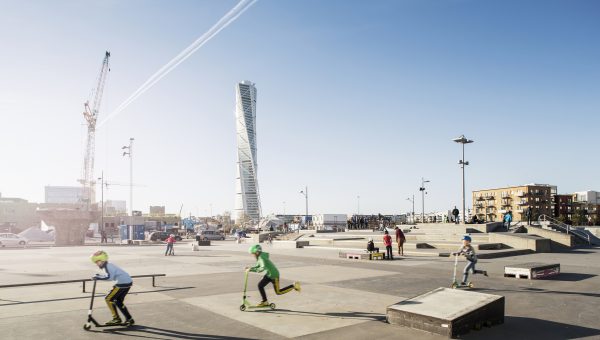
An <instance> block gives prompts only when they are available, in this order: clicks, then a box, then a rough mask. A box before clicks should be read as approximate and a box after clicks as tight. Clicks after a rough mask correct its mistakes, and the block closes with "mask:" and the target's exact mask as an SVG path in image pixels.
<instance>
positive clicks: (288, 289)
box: [273, 278, 294, 295]
mask: <svg viewBox="0 0 600 340" xmlns="http://www.w3.org/2000/svg"><path fill="white" fill-rule="evenodd" d="M273 285H274V286H275V294H277V295H282V294H285V293H288V292H289V291H291V290H292V289H294V287H293V286H290V287H288V288H287V289H284V290H279V278H277V279H275V282H273Z"/></svg>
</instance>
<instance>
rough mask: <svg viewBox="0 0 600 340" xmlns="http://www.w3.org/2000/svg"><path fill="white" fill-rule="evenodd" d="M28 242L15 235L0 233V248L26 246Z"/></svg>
mask: <svg viewBox="0 0 600 340" xmlns="http://www.w3.org/2000/svg"><path fill="white" fill-rule="evenodd" d="M27 243H29V241H28V240H27V239H26V238H24V237H21V236H19V235H17V234H13V233H1V234H0V247H5V246H26V245H27Z"/></svg>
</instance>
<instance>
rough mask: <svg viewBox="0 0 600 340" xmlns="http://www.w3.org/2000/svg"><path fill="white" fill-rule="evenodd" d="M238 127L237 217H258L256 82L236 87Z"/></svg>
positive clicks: (254, 219)
mask: <svg viewBox="0 0 600 340" xmlns="http://www.w3.org/2000/svg"><path fill="white" fill-rule="evenodd" d="M235 90H236V91H235V92H236V105H235V122H236V130H237V172H236V194H235V212H236V219H238V221H239V220H244V219H249V220H251V221H253V222H258V221H259V219H260V214H261V208H260V196H259V193H258V178H257V164H256V86H254V84H253V83H252V82H250V81H247V80H244V81H242V82H241V83H238V84H237V86H236V88H235Z"/></svg>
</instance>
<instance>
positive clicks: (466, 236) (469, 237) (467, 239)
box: [462, 235, 471, 242]
mask: <svg viewBox="0 0 600 340" xmlns="http://www.w3.org/2000/svg"><path fill="white" fill-rule="evenodd" d="M462 239H463V241H469V242H471V236H469V235H465V236H463V238H462Z"/></svg>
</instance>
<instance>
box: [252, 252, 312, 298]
mask: <svg viewBox="0 0 600 340" xmlns="http://www.w3.org/2000/svg"><path fill="white" fill-rule="evenodd" d="M248 252H249V253H250V254H253V255H254V257H255V258H256V265H255V266H254V267H246V271H250V272H255V273H260V272H263V271H264V272H265V276H264V277H263V278H262V280H260V282H259V283H258V290H259V291H260V296H261V297H262V302H261V303H259V304H258V306H259V307H264V306H268V305H269V301H268V300H267V293H266V292H265V287H266V286H267V285H268V284H269V283H273V288H274V289H275V294H277V295H282V294H285V293H289V292H290V291H292V289H293V290H295V291H297V292H300V282H294V284H293V285H289V286H287V287H284V288H279V271H278V270H277V267H275V265H274V264H273V262H271V260H269V253H264V252H263V251H262V247H261V246H260V245H258V244H255V245H253V246H251V247H250V249H248Z"/></svg>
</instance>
